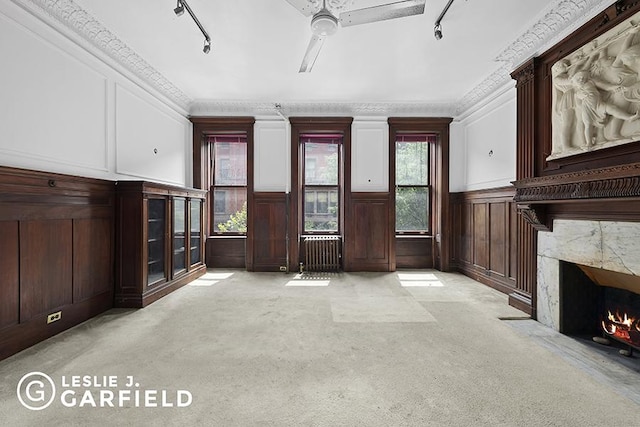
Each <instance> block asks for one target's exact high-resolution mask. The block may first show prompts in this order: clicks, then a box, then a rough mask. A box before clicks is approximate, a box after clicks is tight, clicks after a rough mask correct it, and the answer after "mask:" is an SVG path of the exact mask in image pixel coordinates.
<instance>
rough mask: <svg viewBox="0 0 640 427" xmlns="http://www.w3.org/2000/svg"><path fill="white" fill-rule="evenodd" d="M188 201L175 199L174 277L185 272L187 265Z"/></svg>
mask: <svg viewBox="0 0 640 427" xmlns="http://www.w3.org/2000/svg"><path fill="white" fill-rule="evenodd" d="M186 207H187V201H186V200H185V199H184V198H182V197H176V198H174V199H173V275H174V276H175V275H176V274H178V273H180V272H181V271H183V270H185V268H186V264H187V253H186V242H185V237H186V234H187V233H186V231H187V223H186V221H185V211H186Z"/></svg>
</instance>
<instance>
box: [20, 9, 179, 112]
mask: <svg viewBox="0 0 640 427" xmlns="http://www.w3.org/2000/svg"><path fill="white" fill-rule="evenodd" d="M12 1H13V2H14V3H16V4H17V5H18V6H20V7H22V8H23V9H25V10H27V11H29V12H30V13H33V14H35V15H36V16H38V17H39V18H41V19H43V20H44V21H45V22H48V23H51V24H53V25H54V27H55V26H56V25H55V24H62V25H63V26H64V27H66V28H67V29H68V30H70V31H71V33H72V34H76V35H78V36H80V38H81V39H82V40H83V41H85V42H87V43H88V44H89V45H90V46H93V47H95V48H97V49H98V50H100V51H101V52H102V53H104V54H106V55H108V56H109V57H110V58H111V59H113V60H114V61H115V62H116V63H118V64H120V65H122V66H123V67H124V68H125V69H126V70H127V71H129V72H131V73H133V74H134V75H135V76H137V77H138V78H140V79H141V80H143V81H144V82H146V83H147V84H149V85H150V86H151V87H153V88H154V89H155V90H157V91H158V92H159V93H160V94H162V95H164V96H166V97H167V98H168V99H169V100H171V101H173V102H174V103H175V104H176V105H178V106H180V107H181V108H183V109H184V110H188V109H189V105H190V104H191V99H190V98H189V97H188V96H187V95H185V94H184V92H182V91H181V90H180V89H178V88H177V87H176V86H175V85H174V84H173V83H171V82H170V81H169V80H167V78H166V77H164V76H163V75H162V74H161V73H160V72H159V71H158V70H156V69H155V68H153V67H152V66H151V65H150V64H149V63H148V62H147V61H145V60H144V59H142V58H141V57H140V56H139V55H138V54H137V53H136V52H134V51H133V49H131V48H130V47H129V46H127V45H126V44H125V43H124V42H123V41H122V40H120V39H119V38H118V37H116V36H115V34H113V33H112V32H111V31H109V30H108V29H107V28H106V27H105V26H104V25H102V24H101V23H100V22H99V21H98V20H96V19H95V18H94V17H93V16H91V15H90V14H89V13H88V12H86V11H85V10H84V9H82V8H81V7H80V6H78V5H77V4H76V3H75V2H73V1H72V0H12Z"/></svg>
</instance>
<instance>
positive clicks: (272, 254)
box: [247, 192, 297, 271]
mask: <svg viewBox="0 0 640 427" xmlns="http://www.w3.org/2000/svg"><path fill="white" fill-rule="evenodd" d="M250 208H251V210H252V212H253V218H254V220H253V223H252V224H251V225H250V226H249V230H248V236H247V239H248V240H250V241H252V244H251V245H249V248H250V250H251V251H252V254H251V259H252V264H251V265H248V266H247V268H248V269H249V270H252V271H279V270H280V267H281V266H286V265H287V196H286V194H284V193H261V192H260V193H254V194H253V198H252V204H251V205H250ZM294 238H297V237H295V236H294ZM295 267H296V266H295V265H294V266H292V270H293V271H295Z"/></svg>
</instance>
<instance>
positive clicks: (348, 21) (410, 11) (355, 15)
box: [340, 0, 426, 27]
mask: <svg viewBox="0 0 640 427" xmlns="http://www.w3.org/2000/svg"><path fill="white" fill-rule="evenodd" d="M425 2H426V0H403V1H397V2H394V3H389V4H383V5H380V6H373V7H366V8H364V9H356V10H350V11H348V12H342V13H341V14H340V25H342V26H343V27H350V26H352V25H360V24H368V23H370V22H378V21H385V20H387V19H394V18H403V17H405V16H411V15H420V14H421V13H424V4H425Z"/></svg>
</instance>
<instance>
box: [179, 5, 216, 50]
mask: <svg viewBox="0 0 640 427" xmlns="http://www.w3.org/2000/svg"><path fill="white" fill-rule="evenodd" d="M185 9H186V10H187V12H189V15H190V16H191V19H193V22H195V23H196V25H197V26H198V28H199V29H200V31H201V32H202V35H203V36H204V48H203V49H202V51H203V52H204V53H209V51H210V50H211V37H209V34H208V33H207V30H205V29H204V27H203V26H202V24H201V23H200V21H199V20H198V18H197V17H196V15H195V14H194V13H193V10H191V7H189V3H187V0H178V4H177V6H176V8H175V9H173V12H174V13H175V14H176V15H178V16H180V15H182V14H183V13H184V11H185Z"/></svg>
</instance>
